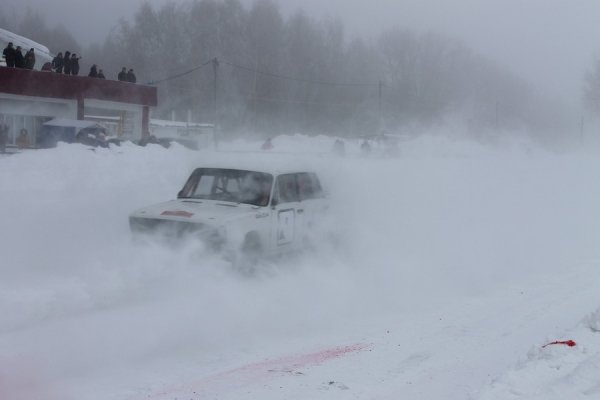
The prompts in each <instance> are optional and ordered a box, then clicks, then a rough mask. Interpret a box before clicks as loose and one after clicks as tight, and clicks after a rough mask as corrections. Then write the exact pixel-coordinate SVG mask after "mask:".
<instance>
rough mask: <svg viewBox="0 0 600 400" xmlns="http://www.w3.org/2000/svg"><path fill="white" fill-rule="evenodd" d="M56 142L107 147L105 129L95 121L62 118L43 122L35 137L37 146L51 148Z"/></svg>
mask: <svg viewBox="0 0 600 400" xmlns="http://www.w3.org/2000/svg"><path fill="white" fill-rule="evenodd" d="M58 142H65V143H82V144H85V145H88V146H94V147H98V146H99V147H108V142H107V141H106V129H105V128H104V127H103V126H102V125H100V124H98V123H96V122H92V121H81V120H73V119H62V118H54V119H52V120H50V121H47V122H44V123H43V124H42V129H41V130H40V132H39V133H38V135H37V138H36V144H37V146H38V147H41V148H51V147H56V144H57V143H58Z"/></svg>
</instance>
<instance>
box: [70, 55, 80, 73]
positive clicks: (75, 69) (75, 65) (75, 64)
mask: <svg viewBox="0 0 600 400" xmlns="http://www.w3.org/2000/svg"><path fill="white" fill-rule="evenodd" d="M80 59H81V57H77V54H75V53H73V54H71V75H79V60H80Z"/></svg>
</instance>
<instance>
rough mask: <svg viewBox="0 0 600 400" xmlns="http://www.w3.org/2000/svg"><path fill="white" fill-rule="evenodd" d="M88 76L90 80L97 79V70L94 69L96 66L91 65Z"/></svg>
mask: <svg viewBox="0 0 600 400" xmlns="http://www.w3.org/2000/svg"><path fill="white" fill-rule="evenodd" d="M88 76H89V77H90V78H97V77H98V68H97V67H96V64H94V65H92V67H91V68H90V73H89V74H88Z"/></svg>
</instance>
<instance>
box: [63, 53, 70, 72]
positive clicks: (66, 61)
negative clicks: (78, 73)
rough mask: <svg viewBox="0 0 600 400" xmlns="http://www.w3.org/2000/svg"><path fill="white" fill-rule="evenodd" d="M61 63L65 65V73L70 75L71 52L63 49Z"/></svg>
mask: <svg viewBox="0 0 600 400" xmlns="http://www.w3.org/2000/svg"><path fill="white" fill-rule="evenodd" d="M63 64H64V67H65V74H67V75H71V52H70V51H65V57H64V59H63Z"/></svg>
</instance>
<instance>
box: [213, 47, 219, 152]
mask: <svg viewBox="0 0 600 400" xmlns="http://www.w3.org/2000/svg"><path fill="white" fill-rule="evenodd" d="M212 66H213V74H214V76H213V79H214V81H213V84H214V85H213V96H214V99H213V100H214V106H215V110H214V113H215V114H214V118H213V121H214V122H213V138H214V141H215V150H219V139H218V131H219V101H218V100H219V99H218V92H219V60H218V59H217V57H215V58H213V60H212Z"/></svg>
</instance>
